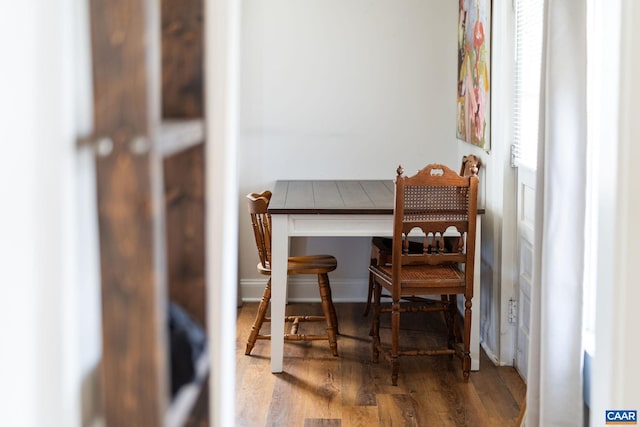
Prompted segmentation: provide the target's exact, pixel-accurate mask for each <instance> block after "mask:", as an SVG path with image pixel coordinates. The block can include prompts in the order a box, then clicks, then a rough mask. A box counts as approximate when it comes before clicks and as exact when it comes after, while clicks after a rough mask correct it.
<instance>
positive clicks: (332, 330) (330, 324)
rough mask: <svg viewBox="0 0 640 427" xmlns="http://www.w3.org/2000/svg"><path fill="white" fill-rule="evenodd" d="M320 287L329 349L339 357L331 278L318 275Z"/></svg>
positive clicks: (325, 275)
mask: <svg viewBox="0 0 640 427" xmlns="http://www.w3.org/2000/svg"><path fill="white" fill-rule="evenodd" d="M318 286H319V288H320V298H321V300H322V311H323V312H324V317H325V320H326V322H327V336H328V337H329V347H331V352H332V353H333V355H334V356H337V355H338V342H337V338H336V329H337V328H336V323H334V319H335V321H336V322H337V318H336V312H335V308H334V307H333V302H332V300H331V288H330V287H329V276H328V275H327V274H326V273H325V274H318Z"/></svg>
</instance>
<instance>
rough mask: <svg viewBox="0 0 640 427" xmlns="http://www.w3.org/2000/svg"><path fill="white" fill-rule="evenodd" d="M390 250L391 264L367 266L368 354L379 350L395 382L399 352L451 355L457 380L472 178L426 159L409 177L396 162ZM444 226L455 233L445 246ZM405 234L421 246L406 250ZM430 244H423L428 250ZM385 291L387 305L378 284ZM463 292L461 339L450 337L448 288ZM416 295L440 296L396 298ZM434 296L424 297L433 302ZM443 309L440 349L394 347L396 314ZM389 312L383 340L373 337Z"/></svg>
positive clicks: (467, 362)
mask: <svg viewBox="0 0 640 427" xmlns="http://www.w3.org/2000/svg"><path fill="white" fill-rule="evenodd" d="M395 187H396V188H395V205H394V215H393V249H392V261H391V264H384V265H374V266H371V267H369V271H370V272H371V274H372V277H373V281H374V293H373V320H372V327H371V331H372V353H373V354H372V357H373V360H374V362H377V361H378V358H379V354H380V353H381V352H382V353H383V354H384V356H385V358H387V359H388V360H389V361H390V362H391V380H392V383H393V385H397V384H398V372H399V357H400V356H422V355H444V354H450V355H454V354H455V355H457V356H459V357H460V358H461V359H462V371H463V378H464V380H465V381H468V379H469V372H470V370H471V356H470V352H469V345H470V338H471V304H472V303H471V299H472V297H473V271H474V254H475V235H476V214H477V197H478V178H477V177H476V176H470V177H462V176H460V175H458V174H457V173H455V172H454V171H452V170H451V169H449V168H448V167H446V166H444V165H438V164H433V165H428V166H427V167H425V168H424V169H422V170H421V171H419V172H418V173H417V174H416V175H414V176H413V177H405V176H404V175H403V170H402V168H401V167H399V168H398V176H397V178H396V184H395ZM445 232H446V233H447V235H451V234H453V235H455V236H458V238H457V239H455V240H454V241H455V242H456V243H457V245H456V247H455V248H452V249H453V250H452V251H451V252H447V251H445ZM409 233H413V234H419V235H420V236H421V238H422V239H423V242H424V243H423V247H424V248H427V250H423V252H422V253H418V254H415V253H410V252H409V239H408V235H409ZM429 248H430V249H429ZM382 289H385V290H386V291H388V292H389V293H390V294H391V304H385V306H384V307H383V306H382V304H381V299H380V295H381V291H382ZM458 294H462V295H464V299H465V302H464V306H465V310H464V322H463V331H462V333H461V338H462V343H460V342H459V341H460V340H459V339H457V338H456V335H457V333H456V330H455V329H456V328H458V325H459V323H458V322H457V318H458V314H457V307H456V295H458ZM416 295H420V296H429V295H447V296H449V297H448V298H446V299H443V300H441V301H435V302H436V303H438V302H439V303H440V306H439V307H437V306H436V307H434V306H433V304H430V305H425V304H423V303H422V302H414V301H411V300H403V301H402V304H401V301H400V300H401V299H405V298H411V297H414V296H416ZM433 302H434V301H432V303H433ZM434 310H445V311H446V313H447V316H448V318H449V320H448V321H447V326H448V345H447V347H446V348H432V349H405V348H402V349H401V348H400V317H401V314H402V313H406V312H408V311H414V312H415V311H434ZM381 313H391V344H390V348H388V347H387V346H383V345H382V343H381V340H380V314H381Z"/></svg>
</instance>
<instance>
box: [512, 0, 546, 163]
mask: <svg viewBox="0 0 640 427" xmlns="http://www.w3.org/2000/svg"><path fill="white" fill-rule="evenodd" d="M515 4H516V52H515V57H516V64H515V68H516V70H515V73H516V76H515V82H516V83H515V91H514V98H515V105H514V144H513V158H514V165H515V166H525V167H527V168H529V169H532V170H535V169H536V162H537V147H538V115H539V112H540V71H541V63H542V61H541V59H542V56H541V52H542V11H543V2H542V0H516V3H515Z"/></svg>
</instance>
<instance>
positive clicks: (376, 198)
mask: <svg viewBox="0 0 640 427" xmlns="http://www.w3.org/2000/svg"><path fill="white" fill-rule="evenodd" d="M394 186H395V184H394V182H393V181H392V180H348V179H347V180H279V181H276V183H275V186H274V189H273V196H272V198H271V201H270V203H269V208H268V212H269V214H270V215H271V225H272V230H271V232H272V235H271V287H272V291H271V372H273V373H279V372H282V371H283V358H284V323H285V320H284V319H285V308H286V304H287V259H288V257H289V240H290V238H291V237H317V236H322V237H373V236H382V237H391V236H393V205H394ZM482 213H483V211H481V210H479V211H478V216H477V223H476V245H475V250H476V253H475V265H474V278H473V299H472V304H473V305H472V307H473V308H474V309H473V310H472V316H471V343H470V347H471V370H474V371H477V370H478V369H479V368H480V321H479V320H480V315H479V314H480V259H481V258H480V248H481V244H480V235H481V217H482V215H481V214H482ZM367 268H368V266H363V270H366V269H367ZM362 299H363V301H364V300H365V299H366V295H365V294H363V296H362Z"/></svg>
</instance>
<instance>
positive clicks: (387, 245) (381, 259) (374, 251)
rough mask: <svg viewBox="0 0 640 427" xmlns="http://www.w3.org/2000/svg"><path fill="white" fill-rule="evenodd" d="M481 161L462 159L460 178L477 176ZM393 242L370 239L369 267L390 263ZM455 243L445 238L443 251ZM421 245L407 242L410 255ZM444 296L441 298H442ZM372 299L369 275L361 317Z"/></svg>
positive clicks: (386, 239) (464, 157) (367, 310)
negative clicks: (365, 300)
mask: <svg viewBox="0 0 640 427" xmlns="http://www.w3.org/2000/svg"><path fill="white" fill-rule="evenodd" d="M481 166H482V161H481V160H480V158H479V157H478V156H475V155H473V154H469V155H466V156H463V157H462V164H461V166H460V176H478V172H479V171H480V167H481ZM392 244H393V241H392V240H391V238H389V237H374V238H372V239H371V261H370V263H369V265H370V266H373V265H383V264H386V263H389V262H391V248H392ZM454 244H455V242H454V241H453V239H452V238H445V249H446V250H447V251H449V250H451V248H452V247H453V246H454ZM422 249H423V247H422V244H421V243H419V242H411V241H410V242H409V252H410V253H420V252H422ZM382 297H388V295H382ZM444 297H445V296H443V298H444ZM372 298H373V278H372V277H371V274H369V289H368V291H367V302H366V305H365V307H364V312H363V316H368V315H369V311H370V310H371V300H372Z"/></svg>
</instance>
